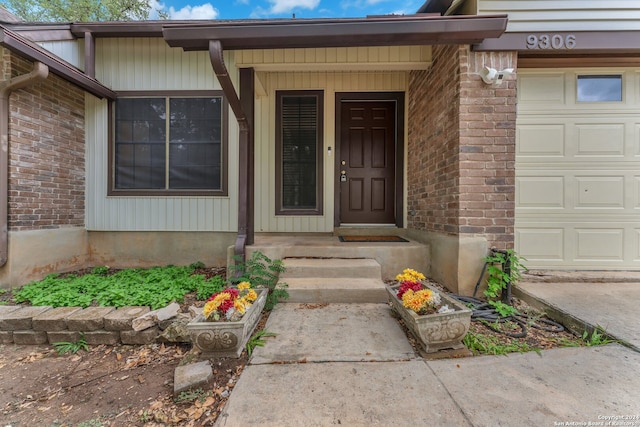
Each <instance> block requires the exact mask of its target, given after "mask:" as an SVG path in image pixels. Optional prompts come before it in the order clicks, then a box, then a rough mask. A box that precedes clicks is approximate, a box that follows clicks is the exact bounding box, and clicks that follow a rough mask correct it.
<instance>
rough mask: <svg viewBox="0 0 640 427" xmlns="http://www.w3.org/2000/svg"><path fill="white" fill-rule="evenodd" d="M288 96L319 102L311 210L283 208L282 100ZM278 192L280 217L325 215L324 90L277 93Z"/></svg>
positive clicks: (278, 212) (280, 91) (277, 201)
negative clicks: (314, 203)
mask: <svg viewBox="0 0 640 427" xmlns="http://www.w3.org/2000/svg"><path fill="white" fill-rule="evenodd" d="M287 96H309V97H315V98H316V100H317V108H318V111H317V116H316V129H317V133H316V138H317V147H316V174H317V175H316V206H315V208H309V209H290V208H283V206H282V203H283V190H282V185H283V165H282V161H283V159H282V99H283V98H284V97H287ZM275 125H276V129H275V133H276V135H275V138H276V143H275V150H276V191H275V203H276V206H275V208H276V209H275V211H276V212H275V213H276V215H278V216H293V215H296V216H319V215H323V209H324V200H323V191H324V190H323V188H324V158H323V153H324V90H277V91H276V123H275Z"/></svg>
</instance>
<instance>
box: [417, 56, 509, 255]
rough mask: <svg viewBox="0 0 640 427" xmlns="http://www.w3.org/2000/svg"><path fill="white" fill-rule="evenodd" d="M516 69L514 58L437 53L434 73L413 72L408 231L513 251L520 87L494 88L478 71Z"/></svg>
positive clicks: (431, 70)
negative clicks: (473, 239) (467, 238)
mask: <svg viewBox="0 0 640 427" xmlns="http://www.w3.org/2000/svg"><path fill="white" fill-rule="evenodd" d="M515 62H516V55H515V54H512V53H510V52H506V53H495V52H492V53H488V54H487V53H475V52H471V51H470V50H469V48H468V47H466V46H435V47H434V49H433V65H432V67H431V68H430V69H429V70H425V71H414V72H412V73H411V76H410V81H409V129H408V133H409V135H408V139H409V140H408V153H409V155H408V176H409V178H408V208H409V214H410V215H409V221H408V227H409V228H412V229H417V230H425V231H431V232H439V233H445V234H449V235H472V236H477V235H482V236H484V237H485V238H486V239H487V240H488V242H489V245H490V246H495V247H498V248H511V247H513V232H514V230H513V224H514V199H515V197H514V194H515V187H514V185H515V118H516V117H515V116H516V82H515V77H514V76H512V77H511V78H507V79H505V81H504V82H503V83H502V85H500V86H496V87H493V86H491V85H487V84H485V83H484V82H482V80H481V79H480V76H479V75H478V72H479V71H480V70H481V69H482V67H484V66H485V65H489V66H493V67H494V68H498V69H503V68H506V67H507V66H512V67H515Z"/></svg>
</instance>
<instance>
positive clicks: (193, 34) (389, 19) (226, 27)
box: [162, 15, 507, 50]
mask: <svg viewBox="0 0 640 427" xmlns="http://www.w3.org/2000/svg"><path fill="white" fill-rule="evenodd" d="M506 28H507V15H495V16H487V15H483V16H451V17H441V16H438V15H410V16H393V15H391V16H383V17H368V18H354V19H309V20H303V19H288V20H264V21H253V20H250V21H222V22H220V21H212V22H207V23H194V22H191V23H189V24H180V23H171V22H167V23H165V24H164V25H163V28H162V34H163V35H164V38H165V40H166V41H167V43H168V44H169V46H171V47H181V48H183V49H184V50H208V49H209V40H219V41H220V42H221V43H222V46H223V48H224V49H226V50H237V49H274V48H314V47H349V46H394V45H396V46H398V45H403V46H406V45H431V44H477V43H481V42H482V41H483V40H485V39H487V38H496V37H500V35H501V34H502V33H504V31H505V30H506Z"/></svg>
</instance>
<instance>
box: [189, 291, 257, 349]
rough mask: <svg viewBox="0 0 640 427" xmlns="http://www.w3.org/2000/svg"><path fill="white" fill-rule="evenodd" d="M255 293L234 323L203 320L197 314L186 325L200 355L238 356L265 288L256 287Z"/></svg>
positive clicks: (249, 334) (251, 332) (254, 318)
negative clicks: (250, 302) (254, 298)
mask: <svg viewBox="0 0 640 427" xmlns="http://www.w3.org/2000/svg"><path fill="white" fill-rule="evenodd" d="M256 293H257V294H258V298H257V299H256V300H255V301H254V302H253V304H252V305H251V307H249V309H248V310H247V311H246V313H245V314H244V316H242V319H240V320H238V321H236V322H207V321H205V320H204V316H203V315H202V314H200V315H198V316H197V317H196V318H195V319H193V320H192V321H191V322H189V323H188V324H187V330H188V331H189V334H190V335H191V342H192V343H193V345H195V346H196V347H197V348H198V349H199V350H200V351H201V352H202V354H201V357H202V358H204V359H206V358H213V357H235V358H238V357H240V354H242V350H243V349H244V348H245V346H246V345H247V342H248V341H249V338H251V334H253V331H254V329H255V328H256V325H257V324H258V320H260V314H261V313H262V309H263V308H264V305H265V303H266V302H267V293H268V289H256Z"/></svg>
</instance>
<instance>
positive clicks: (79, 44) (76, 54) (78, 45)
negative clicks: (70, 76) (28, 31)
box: [38, 39, 84, 70]
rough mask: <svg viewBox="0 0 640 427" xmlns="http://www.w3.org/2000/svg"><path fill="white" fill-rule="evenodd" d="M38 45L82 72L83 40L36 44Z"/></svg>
mask: <svg viewBox="0 0 640 427" xmlns="http://www.w3.org/2000/svg"><path fill="white" fill-rule="evenodd" d="M38 45H40V46H42V47H43V48H45V49H46V50H48V51H49V52H51V53H53V54H54V55H56V56H58V57H60V58H62V59H64V60H65V61H67V62H68V63H70V64H72V65H73V66H75V67H77V68H79V69H81V70H84V39H80V40H56V41H43V42H38Z"/></svg>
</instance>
